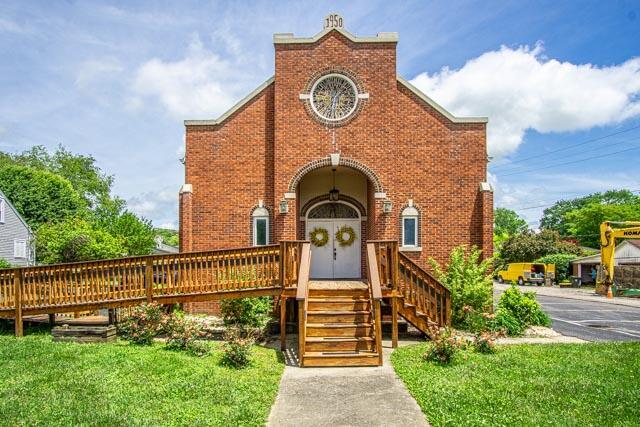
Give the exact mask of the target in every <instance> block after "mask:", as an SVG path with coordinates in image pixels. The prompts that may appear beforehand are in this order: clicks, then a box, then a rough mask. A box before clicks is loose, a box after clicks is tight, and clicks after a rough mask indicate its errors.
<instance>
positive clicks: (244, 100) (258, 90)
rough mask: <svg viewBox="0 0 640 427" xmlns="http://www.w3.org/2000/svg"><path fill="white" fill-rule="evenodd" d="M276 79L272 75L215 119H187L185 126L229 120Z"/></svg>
mask: <svg viewBox="0 0 640 427" xmlns="http://www.w3.org/2000/svg"><path fill="white" fill-rule="evenodd" d="M274 81H275V76H271V77H270V78H269V79H268V80H267V81H266V82H264V83H262V84H261V85H260V86H258V87H257V88H256V89H255V90H254V91H253V92H251V93H250V94H249V95H247V96H245V97H244V98H242V99H241V100H240V101H239V102H238V103H237V104H236V105H234V106H233V107H231V108H229V109H228V110H227V111H226V112H225V113H224V114H223V115H221V116H220V117H218V118H217V119H214V120H185V121H184V125H185V126H214V125H219V124H221V123H222V122H224V121H225V120H227V119H228V118H229V117H230V116H231V115H232V114H233V113H235V112H236V111H238V110H239V109H240V108H242V107H243V106H244V105H245V104H247V103H248V102H249V101H251V100H252V99H253V98H255V97H256V96H258V95H259V94H260V93H261V92H262V91H263V90H264V89H266V88H267V87H268V86H269V85H270V84H272V83H273V82H274Z"/></svg>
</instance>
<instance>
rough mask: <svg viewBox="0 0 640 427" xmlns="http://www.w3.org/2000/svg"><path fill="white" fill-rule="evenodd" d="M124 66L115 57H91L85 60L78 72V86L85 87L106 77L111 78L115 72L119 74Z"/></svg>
mask: <svg viewBox="0 0 640 427" xmlns="http://www.w3.org/2000/svg"><path fill="white" fill-rule="evenodd" d="M123 70H124V67H123V66H122V64H121V63H120V61H118V60H117V59H115V58H104V59H91V60H88V61H85V62H83V63H82V64H80V66H79V67H78V70H77V72H76V82H75V83H76V86H77V87H78V88H80V89H85V88H87V87H90V86H92V85H94V84H96V83H101V81H103V80H105V79H110V78H112V77H113V75H114V74H119V73H120V72H122V71H123Z"/></svg>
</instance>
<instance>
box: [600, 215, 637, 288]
mask: <svg viewBox="0 0 640 427" xmlns="http://www.w3.org/2000/svg"><path fill="white" fill-rule="evenodd" d="M612 226H616V227H618V226H622V227H623V228H613V227H612ZM638 238H640V221H605V222H603V223H602V224H600V265H601V266H602V268H601V272H600V275H599V281H598V282H599V283H598V284H601V285H604V286H605V290H606V292H607V298H613V292H612V291H611V286H612V285H613V264H614V260H615V250H616V239H638Z"/></svg>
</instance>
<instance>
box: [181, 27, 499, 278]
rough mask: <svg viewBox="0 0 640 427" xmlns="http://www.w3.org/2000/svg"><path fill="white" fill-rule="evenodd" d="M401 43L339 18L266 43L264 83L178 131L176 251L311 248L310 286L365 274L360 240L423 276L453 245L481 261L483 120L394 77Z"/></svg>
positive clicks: (485, 234) (485, 237)
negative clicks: (182, 168) (357, 32)
mask: <svg viewBox="0 0 640 427" xmlns="http://www.w3.org/2000/svg"><path fill="white" fill-rule="evenodd" d="M325 26H326V24H325ZM397 43H398V35H397V34H396V33H379V34H377V35H376V36H375V37H356V36H354V35H352V34H350V33H349V32H347V31H345V30H344V29H343V28H342V25H341V19H340V21H339V22H338V21H336V23H335V24H334V25H333V26H331V27H329V28H325V29H324V30H323V31H322V32H320V33H319V34H317V35H316V36H314V37H311V38H299V37H294V36H293V35H292V34H275V35H274V47H275V74H274V76H273V77H271V78H269V79H268V80H267V81H266V82H265V83H263V84H262V85H261V86H259V87H258V88H257V89H256V90H255V91H253V92H252V93H250V94H249V95H248V96H247V97H246V98H245V99H243V100H242V101H240V102H239V103H238V104H236V105H235V106H234V107H233V108H231V109H230V110H229V111H227V112H226V113H225V114H223V115H222V116H221V117H219V118H218V119H215V120H187V121H185V126H186V173H185V185H184V186H183V188H182V190H181V192H180V244H181V248H180V249H181V250H182V251H196V250H205V249H215V248H227V247H229V248H230V247H244V246H249V245H259V244H266V243H277V242H279V241H280V240H283V239H305V240H309V239H313V241H314V243H316V244H315V245H312V272H311V273H312V277H317V278H352V277H361V276H362V274H363V267H362V264H363V263H364V256H363V251H364V244H365V242H366V241H367V240H378V239H394V240H398V241H399V242H400V247H401V250H402V251H405V252H406V253H407V254H408V255H410V256H411V257H412V258H413V259H415V260H416V261H417V262H418V263H419V264H421V265H423V266H425V265H426V264H427V262H426V260H427V259H428V258H429V257H433V258H435V259H436V260H438V261H440V262H443V261H445V260H446V259H447V257H448V255H449V253H450V251H451V250H452V249H453V248H454V247H455V246H457V245H460V244H467V245H476V246H478V247H480V248H482V249H483V251H484V254H485V256H490V255H491V253H492V247H493V242H492V224H493V196H492V191H491V188H490V186H489V185H488V184H487V183H486V182H485V181H486V173H487V151H486V123H487V119H486V118H475V117H474V118H459V117H454V116H453V115H451V114H450V113H449V112H447V111H446V110H444V109H443V108H442V107H441V106H439V105H438V104H437V103H436V102H434V101H433V100H431V99H430V98H429V97H428V96H427V94H423V93H421V92H420V91H419V90H418V89H416V88H415V87H413V86H412V85H411V84H410V83H409V82H407V81H406V80H404V79H403V78H402V77H400V76H399V75H398V74H397V71H396V45H397ZM339 230H341V231H340V232H339ZM340 240H342V242H340ZM325 241H326V242H325ZM322 243H324V244H323V245H321V246H319V245H318V244H322Z"/></svg>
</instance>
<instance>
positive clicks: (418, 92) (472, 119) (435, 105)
mask: <svg viewBox="0 0 640 427" xmlns="http://www.w3.org/2000/svg"><path fill="white" fill-rule="evenodd" d="M397 78H398V82H399V83H400V84H401V85H403V86H404V87H406V88H407V89H409V90H410V91H411V92H413V94H414V95H415V96H417V97H418V98H420V99H421V100H422V101H424V102H425V103H427V104H428V105H430V106H431V107H433V108H434V109H435V110H436V111H437V112H439V113H440V114H442V115H443V116H445V117H446V118H447V119H449V120H451V121H452V122H453V123H487V122H488V121H489V118H487V117H456V116H454V115H453V114H451V113H450V112H448V111H447V110H445V109H444V107H442V106H441V105H440V104H438V103H437V102H436V101H434V100H433V99H431V98H429V97H428V96H427V95H425V94H424V93H422V91H421V90H420V89H418V88H417V87H415V86H414V85H412V84H411V83H409V82H408V81H407V80H405V79H403V78H402V77H400V76H397Z"/></svg>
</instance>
